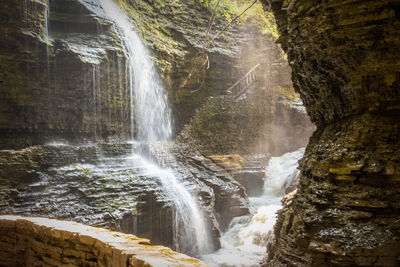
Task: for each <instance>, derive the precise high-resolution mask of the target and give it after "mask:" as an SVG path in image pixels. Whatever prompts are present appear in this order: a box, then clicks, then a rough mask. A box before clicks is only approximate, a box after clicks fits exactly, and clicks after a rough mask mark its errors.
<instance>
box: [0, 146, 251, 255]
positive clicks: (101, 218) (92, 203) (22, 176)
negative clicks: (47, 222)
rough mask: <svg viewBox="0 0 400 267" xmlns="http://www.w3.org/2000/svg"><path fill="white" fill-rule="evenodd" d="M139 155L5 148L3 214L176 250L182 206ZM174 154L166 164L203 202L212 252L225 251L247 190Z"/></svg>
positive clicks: (94, 149)
mask: <svg viewBox="0 0 400 267" xmlns="http://www.w3.org/2000/svg"><path fill="white" fill-rule="evenodd" d="M138 149H140V148H138V147H134V146H133V145H132V144H102V145H85V146H70V145H61V144H58V145H57V144H55V145H47V146H33V147H28V148H25V149H22V150H17V151H15V150H0V214H19V215H25V216H46V217H51V218H61V219H68V220H74V221H78V222H82V223H85V224H89V225H95V226H101V227H105V228H108V229H113V230H118V231H123V232H125V233H132V234H136V235H140V236H143V237H146V238H150V239H151V240H152V242H153V244H161V245H165V246H169V247H174V245H175V243H174V242H175V241H176V240H174V231H176V230H177V229H175V228H174V225H173V224H174V219H173V218H174V217H173V216H174V214H175V211H174V202H173V200H172V199H170V197H169V196H168V195H165V192H164V191H163V187H162V184H161V183H160V181H159V178H158V177H157V175H155V174H153V175H149V174H148V173H147V172H148V171H146V167H145V166H143V162H142V161H143V159H141V158H140V157H138V156H136V157H135V156H134V155H133V154H132V151H138ZM174 154H175V155H176V159H172V160H171V162H167V163H164V165H165V166H166V167H169V168H172V169H174V173H175V174H176V175H177V177H178V179H179V180H180V182H182V183H183V184H184V185H185V186H186V187H187V188H188V189H189V190H190V192H191V193H192V194H194V195H195V196H196V199H197V200H198V201H199V202H200V204H201V207H202V209H203V212H204V214H205V217H206V223H207V225H208V228H209V229H210V230H211V236H212V238H211V240H212V244H210V247H214V248H215V249H217V248H218V247H219V246H220V244H219V240H218V238H219V236H220V231H222V230H224V229H225V228H226V227H227V226H228V224H229V222H230V220H231V219H232V218H233V217H235V216H242V215H245V214H248V212H249V210H248V200H247V195H246V194H245V191H244V188H243V187H242V186H241V185H240V184H238V183H237V182H236V181H235V180H234V179H233V178H232V176H231V175H230V174H229V173H227V172H226V171H225V170H224V169H223V168H221V167H218V166H216V165H215V164H214V163H213V162H212V161H211V160H209V159H206V158H204V157H201V156H200V155H195V154H190V155H188V154H186V153H184V152H182V149H176V151H175V153H174ZM154 157H155V156H154ZM155 158H156V157H155ZM161 158H164V159H165V158H166V157H165V156H163V157H161ZM155 160H156V159H155ZM160 164H163V163H162V162H160ZM178 230H179V229H178Z"/></svg>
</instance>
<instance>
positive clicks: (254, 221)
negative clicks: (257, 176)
mask: <svg viewBox="0 0 400 267" xmlns="http://www.w3.org/2000/svg"><path fill="white" fill-rule="evenodd" d="M303 154H304V148H301V149H299V150H297V151H295V152H290V153H286V154H284V155H282V156H281V157H272V158H271V159H270V160H269V162H268V166H267V168H266V171H265V176H266V179H265V183H264V194H263V195H262V196H261V197H253V198H250V203H251V204H252V206H253V210H254V211H253V213H252V215H250V216H242V217H237V218H234V219H233V220H232V222H231V224H230V226H229V229H228V230H227V231H226V232H225V233H224V234H223V235H222V237H221V249H220V250H218V251H217V252H215V253H213V254H208V255H204V256H202V259H203V260H204V261H205V262H206V263H207V264H208V265H210V266H245V267H249V266H259V263H260V261H261V260H262V258H263V257H264V255H265V251H266V245H267V243H268V241H269V240H271V238H272V237H273V236H272V230H273V226H274V224H275V221H276V218H275V216H276V215H275V213H276V211H277V210H278V209H280V208H281V207H282V206H281V200H282V198H283V197H284V195H285V188H287V187H288V186H289V185H290V184H291V182H292V181H293V179H295V178H296V176H297V175H299V170H298V169H297V166H298V163H297V162H298V161H299V160H300V158H301V157H302V156H303Z"/></svg>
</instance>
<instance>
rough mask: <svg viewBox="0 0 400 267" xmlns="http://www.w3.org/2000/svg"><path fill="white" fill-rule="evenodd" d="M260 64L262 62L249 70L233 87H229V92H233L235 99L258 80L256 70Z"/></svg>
mask: <svg viewBox="0 0 400 267" xmlns="http://www.w3.org/2000/svg"><path fill="white" fill-rule="evenodd" d="M259 66H260V64H257V65H255V66H254V67H253V68H252V69H251V70H249V72H247V73H246V74H245V75H244V76H243V77H242V78H240V80H238V81H237V82H235V83H234V84H233V85H232V86H231V87H229V88H228V90H227V91H228V92H231V93H232V97H233V99H237V98H238V97H240V96H241V95H242V94H244V93H245V92H246V91H247V90H248V89H249V88H250V86H251V85H252V84H253V83H254V82H255V81H256V73H255V70H256V69H257V68H258V67H259Z"/></svg>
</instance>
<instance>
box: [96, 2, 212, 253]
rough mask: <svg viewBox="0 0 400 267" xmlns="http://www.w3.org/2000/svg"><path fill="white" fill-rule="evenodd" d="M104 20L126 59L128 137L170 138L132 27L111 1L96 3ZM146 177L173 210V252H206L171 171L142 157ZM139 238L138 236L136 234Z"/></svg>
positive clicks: (162, 98) (199, 226)
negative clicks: (111, 26) (158, 187)
mask: <svg viewBox="0 0 400 267" xmlns="http://www.w3.org/2000/svg"><path fill="white" fill-rule="evenodd" d="M99 1H100V3H101V5H102V7H103V10H104V12H105V14H106V16H107V17H108V18H109V19H110V20H111V21H112V22H114V24H115V26H116V30H117V32H118V33H119V37H120V38H121V40H122V45H123V48H124V53H125V56H126V59H127V69H126V75H127V76H126V77H125V78H126V84H127V85H128V86H129V91H130V104H131V105H130V106H131V111H130V123H131V137H132V139H134V138H133V137H134V133H135V132H136V138H135V139H136V141H137V142H139V143H140V144H142V145H144V146H145V147H147V146H148V145H149V144H150V143H152V144H154V143H156V142H166V141H169V140H170V139H171V136H172V121H171V111H170V109H169V107H168V101H167V95H166V94H165V92H164V88H163V86H162V85H161V82H160V80H159V77H158V75H157V72H156V70H155V67H154V65H153V63H152V61H151V60H150V58H149V56H148V55H147V52H146V48H145V46H144V45H143V44H142V42H141V40H140V38H139V36H138V34H137V33H136V32H135V31H134V30H133V23H132V22H131V21H130V19H129V18H128V17H127V16H126V15H125V14H124V13H123V12H122V11H121V9H120V7H119V6H118V5H117V4H116V3H115V2H114V1H113V0H99ZM138 156H140V158H141V159H142V160H141V161H142V162H143V166H144V168H145V169H146V171H145V172H146V173H147V174H148V175H149V176H155V177H157V178H158V180H159V182H160V184H161V186H162V189H163V191H164V193H165V194H167V197H169V198H170V199H171V200H172V201H173V203H174V206H175V209H174V210H175V221H174V229H173V230H174V237H175V238H174V243H175V245H174V249H177V250H180V251H183V252H185V253H188V254H191V255H195V254H201V253H205V252H207V251H208V249H209V247H210V244H211V242H209V238H208V235H209V234H208V231H207V228H206V226H205V223H204V218H203V216H202V213H201V211H200V210H199V208H198V206H197V203H196V201H195V200H194V199H193V197H192V195H191V194H190V193H189V192H188V191H187V189H186V188H185V187H184V185H183V184H182V183H181V182H180V181H179V179H178V178H179V177H177V176H176V175H175V174H174V173H173V172H172V171H171V170H168V169H162V168H160V167H159V166H157V165H156V164H155V163H153V162H151V160H149V159H145V156H146V155H145V154H143V153H142V154H141V155H138ZM138 234H140V233H138Z"/></svg>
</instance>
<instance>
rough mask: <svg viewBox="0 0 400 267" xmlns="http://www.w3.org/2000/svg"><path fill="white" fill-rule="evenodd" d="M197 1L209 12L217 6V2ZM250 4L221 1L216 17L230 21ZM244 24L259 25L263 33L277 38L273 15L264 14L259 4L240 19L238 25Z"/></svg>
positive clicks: (238, 0) (248, 1)
mask: <svg viewBox="0 0 400 267" xmlns="http://www.w3.org/2000/svg"><path fill="white" fill-rule="evenodd" d="M197 1H199V2H200V3H201V4H203V6H205V7H207V8H209V9H210V10H214V8H215V7H216V5H217V4H218V0H197ZM252 3H253V1H252V0H221V1H220V4H219V8H218V10H217V16H219V17H224V18H225V19H226V20H228V21H231V20H232V19H233V18H234V17H235V16H237V15H239V14H240V13H241V12H243V11H244V10H245V9H246V8H247V7H248V6H249V5H251V4H252ZM245 22H246V23H255V24H258V25H260V26H261V27H262V29H263V30H264V33H268V34H270V35H271V36H273V37H274V38H275V39H278V37H279V35H278V30H277V27H276V23H275V18H274V15H273V14H272V13H271V12H264V10H263V7H262V5H261V3H257V4H255V5H254V6H253V7H252V8H251V9H249V10H248V11H247V12H246V13H244V14H243V15H242V16H241V17H240V19H239V23H245Z"/></svg>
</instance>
